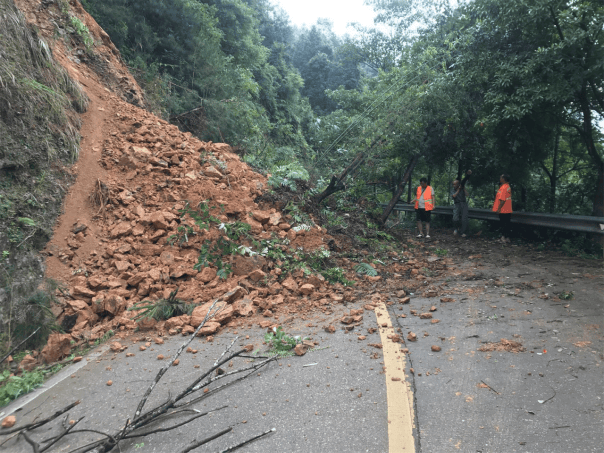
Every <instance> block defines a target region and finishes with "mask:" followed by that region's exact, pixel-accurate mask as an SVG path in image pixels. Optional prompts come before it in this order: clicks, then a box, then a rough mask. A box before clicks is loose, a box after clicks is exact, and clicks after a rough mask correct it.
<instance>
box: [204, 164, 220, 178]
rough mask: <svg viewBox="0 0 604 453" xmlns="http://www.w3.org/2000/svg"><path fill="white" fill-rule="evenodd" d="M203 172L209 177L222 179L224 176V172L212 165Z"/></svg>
mask: <svg viewBox="0 0 604 453" xmlns="http://www.w3.org/2000/svg"><path fill="white" fill-rule="evenodd" d="M203 174H204V175H206V176H207V177H209V178H218V179H221V178H222V176H223V174H222V173H220V171H218V169H217V168H216V167H213V166H211V165H210V166H208V167H206V168H204V169H203Z"/></svg>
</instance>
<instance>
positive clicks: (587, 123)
mask: <svg viewBox="0 0 604 453" xmlns="http://www.w3.org/2000/svg"><path fill="white" fill-rule="evenodd" d="M586 90H587V87H586V86H585V84H583V89H582V90H581V93H580V95H579V99H580V101H581V110H582V112H583V127H582V129H581V137H582V138H583V141H584V142H585V146H587V152H588V153H589V156H590V157H591V158H592V160H593V161H594V164H595V165H596V168H597V171H598V179H597V182H596V195H595V196H594V201H593V208H592V215H594V216H598V217H604V162H603V161H602V158H601V157H600V155H599V154H598V151H597V150H596V144H595V142H594V136H593V127H592V124H591V122H592V121H591V109H590V107H589V100H588V99H587V91H586Z"/></svg>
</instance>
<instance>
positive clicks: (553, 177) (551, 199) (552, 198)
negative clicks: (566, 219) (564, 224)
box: [549, 125, 561, 214]
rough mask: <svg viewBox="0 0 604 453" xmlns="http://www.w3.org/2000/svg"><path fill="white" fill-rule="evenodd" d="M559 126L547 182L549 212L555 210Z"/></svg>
mask: <svg viewBox="0 0 604 453" xmlns="http://www.w3.org/2000/svg"><path fill="white" fill-rule="evenodd" d="M560 134H561V132H560V126H559V125H558V126H557V128H556V138H555V142H554V158H553V163H552V174H551V177H550V180H549V182H550V184H549V212H550V213H552V214H553V213H554V212H556V186H557V185H558V147H559V145H560Z"/></svg>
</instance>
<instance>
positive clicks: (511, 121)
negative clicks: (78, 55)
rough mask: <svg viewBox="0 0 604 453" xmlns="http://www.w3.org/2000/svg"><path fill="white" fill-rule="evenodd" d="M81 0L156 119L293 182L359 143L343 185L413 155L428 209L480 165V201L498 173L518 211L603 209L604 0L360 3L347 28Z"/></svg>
mask: <svg viewBox="0 0 604 453" xmlns="http://www.w3.org/2000/svg"><path fill="white" fill-rule="evenodd" d="M83 3H84V6H85V7H86V8H87V10H88V11H89V12H90V13H91V14H92V15H93V16H94V17H95V19H96V20H97V21H98V22H99V23H100V25H101V26H102V27H103V28H104V29H105V30H106V31H107V33H109V35H110V36H111V38H112V40H113V41H114V43H115V44H116V45H117V46H118V48H119V49H120V51H121V53H122V55H123V57H124V58H125V60H126V61H127V62H128V64H129V65H130V67H131V68H132V70H133V72H134V73H135V74H136V75H137V77H138V79H139V81H140V82H141V84H142V85H143V87H144V88H145V90H146V92H147V96H148V99H149V102H150V105H152V107H153V109H154V110H155V111H156V113H158V114H160V115H162V116H164V117H166V118H169V119H170V120H171V121H173V122H175V123H177V124H179V126H181V127H183V128H186V129H188V130H190V131H191V132H193V133H195V134H196V135H198V136H199V137H200V138H202V139H205V140H213V141H223V140H224V141H227V142H229V143H231V144H233V145H234V146H235V147H236V148H237V149H238V151H239V152H240V153H241V154H242V155H243V156H244V159H246V160H247V161H248V162H250V163H251V164H253V165H255V166H256V167H258V168H261V169H265V170H267V171H270V172H271V173H273V174H276V175H281V177H283V178H285V179H287V178H288V177H308V176H310V177H311V178H312V179H313V182H314V183H315V184H316V185H317V187H318V189H321V188H322V187H321V186H325V185H326V184H327V182H328V180H329V178H330V177H331V175H332V174H333V173H334V172H336V173H337V172H338V171H341V170H342V169H344V168H346V167H347V166H348V165H349V164H350V163H351V162H352V161H353V159H354V158H355V156H358V155H359V153H362V154H363V156H364V160H363V165H362V166H360V167H359V169H358V171H356V172H354V173H351V174H350V175H349V176H348V183H347V186H346V187H347V188H349V189H350V190H349V192H351V193H353V194H354V195H355V196H361V195H363V196H373V197H375V198H377V199H380V200H381V201H386V200H388V199H389V197H390V196H391V194H392V192H393V191H394V189H395V187H396V186H397V184H398V182H399V181H400V180H401V178H402V174H403V172H404V170H405V168H406V166H407V163H408V162H409V161H410V160H411V159H412V158H413V156H415V155H419V156H420V158H419V161H418V162H419V163H418V165H417V167H416V169H415V171H414V173H413V181H412V183H413V184H415V183H416V182H417V180H418V179H419V177H420V175H422V176H423V175H426V176H429V177H430V178H431V179H432V181H433V182H432V184H433V185H434V186H435V187H437V188H438V190H437V195H436V196H437V203H438V204H446V203H449V202H450V200H448V198H447V192H448V190H447V189H448V187H449V184H450V181H451V179H453V178H454V177H458V176H459V175H460V174H461V173H462V171H463V170H464V169H468V168H472V169H473V170H474V176H473V180H472V184H473V194H474V195H473V201H472V203H474V205H475V206H477V207H487V205H488V203H489V202H490V201H491V200H492V195H493V190H494V188H495V184H496V181H497V180H498V176H499V175H500V174H501V173H504V172H506V173H510V174H511V176H512V182H513V185H514V187H515V188H516V189H515V190H516V195H515V205H516V207H517V209H524V210H528V211H537V212H565V213H572V214H596V215H600V216H602V215H604V208H603V205H604V201H603V196H604V135H603V131H602V127H601V124H603V123H602V122H603V121H604V30H603V28H604V4H603V3H602V1H601V0H505V1H503V0H474V1H472V2H454V1H449V0H368V1H367V3H368V4H369V5H371V6H372V7H373V9H374V11H375V23H376V27H375V28H373V29H369V28H363V27H360V26H357V27H356V32H355V33H354V34H351V35H346V36H337V35H335V34H334V33H333V32H332V31H331V26H330V23H329V21H328V20H319V21H318V22H317V23H316V24H315V25H313V26H311V27H308V28H297V27H295V26H293V25H292V23H291V21H290V19H289V17H288V16H287V14H286V13H285V12H284V11H283V10H281V9H280V8H278V7H277V6H275V5H274V4H272V3H270V2H269V1H268V0H145V1H142V0H103V1H100V0H83ZM458 3H459V5H458ZM367 182H374V183H375V182H377V183H378V184H377V185H378V186H379V187H380V189H379V190H375V187H376V184H373V185H371V187H370V186H368V185H367Z"/></svg>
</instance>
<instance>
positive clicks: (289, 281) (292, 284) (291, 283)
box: [281, 277, 314, 292]
mask: <svg viewBox="0 0 604 453" xmlns="http://www.w3.org/2000/svg"><path fill="white" fill-rule="evenodd" d="M281 285H282V286H283V287H284V288H285V289H288V290H290V291H291V292H295V291H297V290H298V284H297V283H296V281H295V280H294V279H293V278H291V277H288V278H286V279H285V280H284V281H283V283H281ZM313 289H314V286H313Z"/></svg>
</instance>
